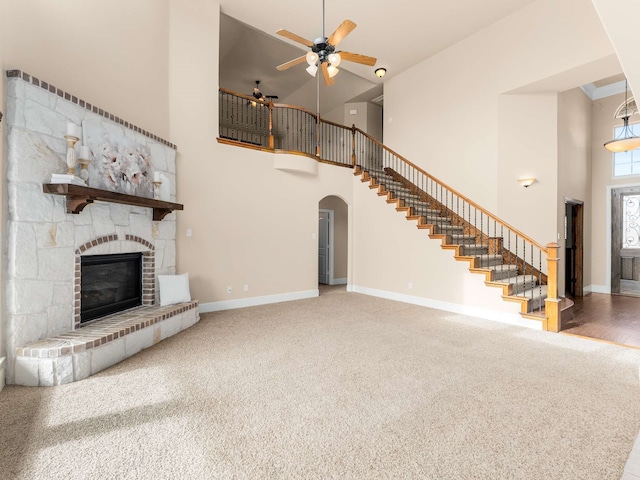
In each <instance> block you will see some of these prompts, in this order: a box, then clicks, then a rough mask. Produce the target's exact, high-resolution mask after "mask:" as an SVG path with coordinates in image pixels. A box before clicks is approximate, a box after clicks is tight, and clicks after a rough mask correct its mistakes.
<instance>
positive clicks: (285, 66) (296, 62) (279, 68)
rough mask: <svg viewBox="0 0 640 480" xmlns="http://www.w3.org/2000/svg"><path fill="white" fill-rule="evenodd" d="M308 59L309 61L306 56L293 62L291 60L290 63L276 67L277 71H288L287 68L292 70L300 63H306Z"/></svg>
mask: <svg viewBox="0 0 640 480" xmlns="http://www.w3.org/2000/svg"><path fill="white" fill-rule="evenodd" d="M306 59H307V56H306V55H303V56H301V57H298V58H295V59H293V60H291V61H289V62H287V63H283V64H282V65H278V66H277V67H276V69H277V70H280V71H282V70H286V69H287V68H291V67H293V66H294V65H298V64H299V63H302V62H304V61H305V60H306Z"/></svg>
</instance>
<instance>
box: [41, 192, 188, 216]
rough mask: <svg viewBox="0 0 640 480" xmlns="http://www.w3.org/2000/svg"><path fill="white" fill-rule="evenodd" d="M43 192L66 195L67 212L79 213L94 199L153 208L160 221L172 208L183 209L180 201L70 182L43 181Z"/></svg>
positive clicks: (154, 214)
mask: <svg viewBox="0 0 640 480" xmlns="http://www.w3.org/2000/svg"><path fill="white" fill-rule="evenodd" d="M42 191H43V192H44V193H51V194H53V195H63V196H65V197H67V213H75V214H78V213H80V212H81V211H82V210H83V209H84V207H86V206H87V205H89V204H90V203H93V202H94V201H96V200H100V201H103V202H111V203H124V204H126V205H134V206H136V207H149V208H153V220H155V221H160V220H162V219H163V218H164V217H165V216H167V215H168V214H170V213H171V212H173V211H174V210H184V205H182V204H180V203H172V202H165V201H163V200H156V199H154V198H146V197H138V196H136V195H127V194H124V193H118V192H110V191H108V190H100V189H98V188H91V187H84V186H81V185H74V184H72V183H45V184H44V185H42Z"/></svg>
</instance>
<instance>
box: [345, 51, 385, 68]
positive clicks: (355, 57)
mask: <svg viewBox="0 0 640 480" xmlns="http://www.w3.org/2000/svg"><path fill="white" fill-rule="evenodd" d="M338 53H339V54H340V57H341V58H342V60H347V61H348V62H355V63H362V64H363V65H369V66H370V67H373V66H374V65H375V64H376V62H377V61H378V59H377V58H374V57H368V56H366V55H360V54H359V53H351V52H338Z"/></svg>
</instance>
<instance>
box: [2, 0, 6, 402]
mask: <svg viewBox="0 0 640 480" xmlns="http://www.w3.org/2000/svg"><path fill="white" fill-rule="evenodd" d="M4 3H6V2H3V5H2V6H0V19H5V18H6V16H5V15H4ZM4 23H5V22H4V21H3V20H0V30H1V29H2V28H4ZM0 73H1V74H2V79H0V112H2V114H3V115H6V113H7V108H6V98H5V82H6V80H5V77H4V44H3V42H2V41H0ZM5 121H6V119H5V118H4V117H3V119H2V121H0V171H1V172H3V177H4V172H6V151H5V146H4V138H5V125H6V123H5ZM6 211H7V199H6V192H5V182H4V181H2V182H0V248H1V250H0V251H1V252H2V255H1V256H0V261H1V262H2V265H0V390H2V388H3V387H4V382H5V372H4V361H5V360H4V359H5V357H6V354H7V353H6V349H5V335H6V333H5V332H6V327H5V318H6V316H5V313H6V312H5V305H4V278H3V274H2V272H3V271H4V268H3V266H4V264H5V262H6V257H5V252H6V251H7V249H6V232H5V225H6V216H5V215H6Z"/></svg>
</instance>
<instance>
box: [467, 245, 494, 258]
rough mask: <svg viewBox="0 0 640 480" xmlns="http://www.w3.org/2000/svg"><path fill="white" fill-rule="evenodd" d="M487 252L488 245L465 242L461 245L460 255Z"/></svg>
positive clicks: (474, 254)
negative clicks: (465, 243)
mask: <svg viewBox="0 0 640 480" xmlns="http://www.w3.org/2000/svg"><path fill="white" fill-rule="evenodd" d="M488 253H489V245H482V244H479V243H473V244H467V245H463V246H462V255H465V256H472V257H474V256H477V255H484V254H488Z"/></svg>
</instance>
